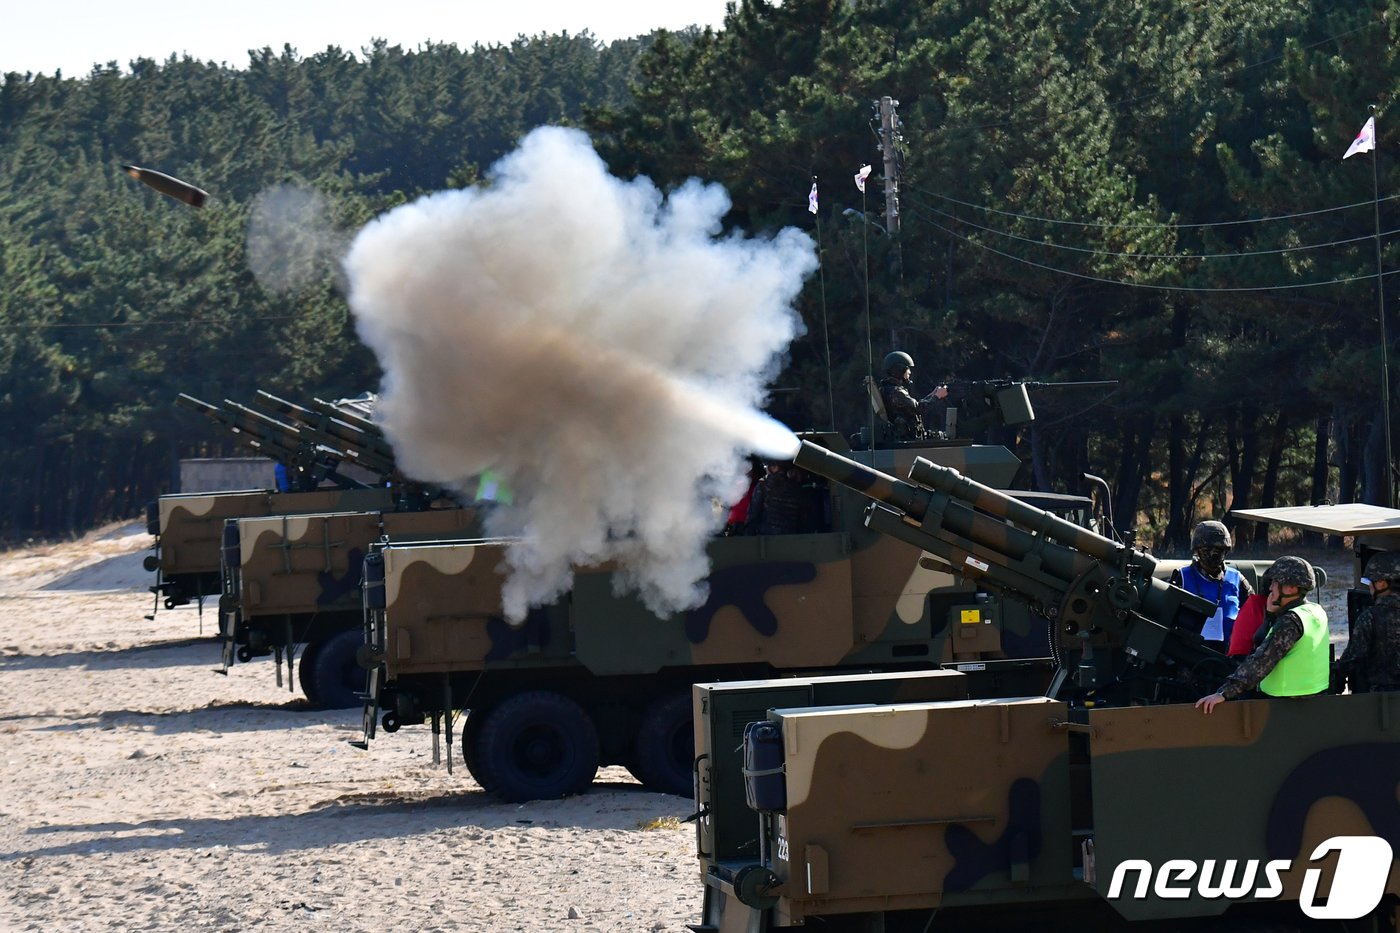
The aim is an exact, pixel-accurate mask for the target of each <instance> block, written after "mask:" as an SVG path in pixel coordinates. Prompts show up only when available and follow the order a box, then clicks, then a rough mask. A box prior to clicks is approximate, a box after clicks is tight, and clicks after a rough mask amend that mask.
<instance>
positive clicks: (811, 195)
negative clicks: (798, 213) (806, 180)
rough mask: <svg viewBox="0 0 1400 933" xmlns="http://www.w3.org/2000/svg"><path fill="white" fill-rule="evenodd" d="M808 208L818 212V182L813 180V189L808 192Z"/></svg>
mask: <svg viewBox="0 0 1400 933" xmlns="http://www.w3.org/2000/svg"><path fill="white" fill-rule="evenodd" d="M807 210H808V211H810V212H811V213H813V214H815V213H816V212H817V183H816V182H812V190H811V191H810V192H808V193H807Z"/></svg>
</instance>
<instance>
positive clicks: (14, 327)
mask: <svg viewBox="0 0 1400 933" xmlns="http://www.w3.org/2000/svg"><path fill="white" fill-rule="evenodd" d="M307 317H308V316H307V315H305V314H284V315H278V316H275V317H249V318H223V319H220V318H206V319H203V320H199V319H185V320H183V321H105V322H97V323H86V324H80V323H70V324H4V325H0V331H20V330H89V329H94V328H114V327H180V326H185V327H193V326H195V325H196V324H211V325H212V324H255V323H260V322H264V321H297V320H304V319H306V318H307Z"/></svg>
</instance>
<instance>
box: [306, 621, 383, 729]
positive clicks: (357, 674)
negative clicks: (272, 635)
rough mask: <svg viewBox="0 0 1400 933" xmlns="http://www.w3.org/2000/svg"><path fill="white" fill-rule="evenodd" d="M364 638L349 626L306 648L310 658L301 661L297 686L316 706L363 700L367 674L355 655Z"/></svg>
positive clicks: (339, 705) (331, 706)
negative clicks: (300, 674) (300, 678)
mask: <svg viewBox="0 0 1400 933" xmlns="http://www.w3.org/2000/svg"><path fill="white" fill-rule="evenodd" d="M364 640H365V636H364V633H363V632H361V631H360V630H359V629H358V628H352V629H347V630H346V631H344V632H337V633H336V634H334V635H332V636H331V637H330V638H328V639H326V640H325V641H323V642H321V643H320V644H319V645H316V646H314V647H312V648H311V649H309V650H308V654H310V655H311V662H310V663H309V664H308V663H306V662H305V661H303V662H302V668H301V670H302V678H303V679H302V682H301V684H302V687H301V688H302V689H303V690H305V691H306V695H307V697H308V698H310V699H312V701H313V702H314V703H315V704H316V705H317V706H319V707H321V708H322V709H350V708H351V707H353V706H360V705H361V704H363V703H364V692H365V688H366V687H367V686H368V677H369V674H368V672H367V671H366V670H365V669H364V668H363V667H360V664H359V662H358V661H357V660H356V659H355V652H356V651H358V650H359V648H360V645H361V644H362V643H363V642H364ZM308 687H309V688H310V689H307V688H308Z"/></svg>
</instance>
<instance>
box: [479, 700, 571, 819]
mask: <svg viewBox="0 0 1400 933" xmlns="http://www.w3.org/2000/svg"><path fill="white" fill-rule="evenodd" d="M467 720H468V722H470V721H471V717H470V716H468V717H467ZM474 754H475V760H474V761H473V762H472V763H471V765H469V767H473V766H474V767H475V771H473V774H474V775H475V774H476V773H478V772H480V773H481V774H482V776H483V777H485V778H486V780H485V781H482V782H481V783H482V786H484V787H488V789H489V790H490V791H491V792H492V793H494V794H496V795H497V796H498V797H500V798H501V799H502V800H505V801H508V802H511V803H521V802H523V801H526V800H551V799H555V798H558V797H565V796H567V795H569V794H577V793H579V792H581V791H582V790H583V789H584V788H586V787H587V786H588V785H589V784H591V783H592V782H593V778H594V776H595V775H596V774H597V773H598V730H597V729H596V728H595V727H594V725H593V720H592V719H590V718H589V716H588V713H586V712H584V709H583V707H582V706H579V705H578V703H576V702H574V701H573V700H571V699H569V698H568V697H566V696H563V695H561V694H558V693H554V692H552V691H549V690H533V691H530V692H529V693H520V694H516V695H515V696H513V697H511V698H510V699H508V700H506V701H505V702H503V703H502V704H501V705H500V706H497V707H496V708H495V709H493V710H491V712H489V713H488V714H487V715H486V719H485V721H484V722H482V724H481V732H480V734H479V735H478V736H477V741H476V751H475V753H474ZM478 780H480V778H478Z"/></svg>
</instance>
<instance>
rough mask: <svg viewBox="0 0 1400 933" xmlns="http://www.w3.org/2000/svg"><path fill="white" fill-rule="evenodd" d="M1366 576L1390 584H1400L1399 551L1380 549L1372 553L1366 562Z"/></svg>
mask: <svg viewBox="0 0 1400 933" xmlns="http://www.w3.org/2000/svg"><path fill="white" fill-rule="evenodd" d="M1366 578H1367V579H1369V580H1372V581H1376V580H1384V581H1386V582H1387V583H1389V584H1390V585H1391V586H1400V553H1397V552H1395V551H1381V552H1380V553H1379V554H1374V555H1372V557H1371V560H1370V561H1369V562H1367V564H1366Z"/></svg>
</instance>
